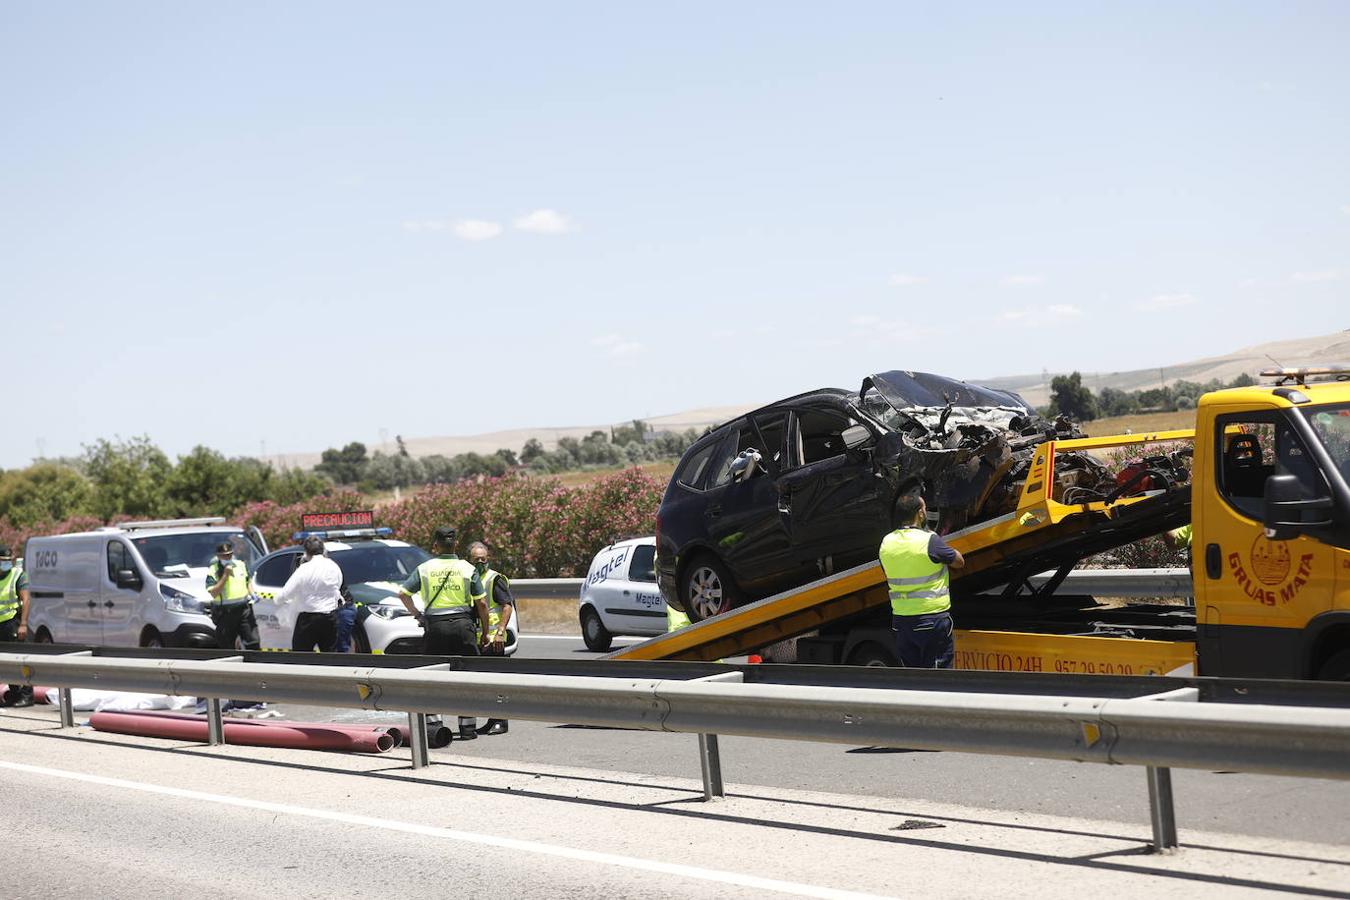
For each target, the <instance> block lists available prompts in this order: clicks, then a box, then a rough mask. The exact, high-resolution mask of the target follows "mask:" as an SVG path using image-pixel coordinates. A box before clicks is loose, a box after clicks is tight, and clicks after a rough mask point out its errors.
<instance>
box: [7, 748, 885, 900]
mask: <svg viewBox="0 0 1350 900" xmlns="http://www.w3.org/2000/svg"><path fill="white" fill-rule="evenodd" d="M0 768H3V769H10V770H12V771H15V772H28V773H29V774H32V775H47V776H49V777H52V778H65V779H68V780H70V781H83V782H85V783H87V784H99V785H103V786H105V787H116V788H126V789H128V790H133V791H142V792H144V793H147V794H162V795H164V796H166V797H177V798H179V799H183V800H198V801H202V802H205V803H220V804H222V805H225V806H237V807H242V808H244V809H257V810H262V811H264V812H271V813H284V814H287V815H293V816H304V817H307V818H311V819H324V820H327V821H330V822H340V823H342V824H345V825H364V826H366V827H367V828H383V829H385V830H386V831H401V832H404V833H406V834H416V835H421V836H424V837H433V838H441V839H443V840H448V841H459V842H461V843H466V844H477V845H479V846H483V847H499V848H501V849H503V850H515V851H518V852H521V853H538V854H541V855H543V856H553V857H557V858H559V859H570V860H577V861H580V862H590V863H598V864H600V865H606V866H616V867H618V868H623V869H636V870H638V871H640V872H659V873H661V874H664V875H674V876H677V877H680V878H695V879H698V880H700V881H711V882H716V883H720V884H732V885H737V886H740V887H748V888H756V889H758V890H765V891H777V892H779V893H783V894H796V895H798V896H801V897H821V898H826V900H885V898H884V897H883V896H882V895H879V894H862V893H857V892H854V891H841V890H838V889H836V888H828V887H818V886H816V885H811V884H798V883H796V882H792V881H778V880H776V879H773V878H761V877H759V876H757V875H743V874H741V873H739V872H726V871H722V870H719V869H703V868H699V867H698V866H686V865H681V864H679V863H666V862H660V861H657V860H651V859H640V858H638V857H636V856H620V855H618V854H615V853H600V852H597V851H594V850H578V849H576V848H573V847H560V846H557V845H555V844H544V843H540V842H537V841H522V840H519V839H517V838H504V837H496V836H495V835H490V834H477V833H475V832H472V831H457V830H455V829H451V828H437V827H436V826H434V825H417V824H414V823H412V822H399V821H396V820H394V819H377V818H374V817H373V816H358V815H352V814H351V813H340V812H331V811H329V810H326V809H311V808H309V807H305V806H291V805H290V804H287V803H272V802H270V801H267V800H248V799H245V798H243V797H229V796H226V795H224V794H208V793H205V792H204V791H192V790H186V789H184V788H174V787H165V786H163V785H158V784H145V783H143V782H139V781H125V780H123V779H121V778H107V777H104V776H102V775H89V774H86V773H84V772H71V771H67V770H65V769H49V768H46V767H43V766H30V765H27V764H25V763H16V762H7V761H4V760H0Z"/></svg>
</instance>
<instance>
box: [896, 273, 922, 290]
mask: <svg viewBox="0 0 1350 900" xmlns="http://www.w3.org/2000/svg"><path fill="white" fill-rule="evenodd" d="M927 280H928V279H927V278H925V277H923V276H922V275H906V274H905V273H903V272H897V273H896V274H894V275H892V276H891V277H890V278H889V279H888V283H889V284H890V285H891V287H910V286H911V285H915V284H923V283H924V282H925V281H927Z"/></svg>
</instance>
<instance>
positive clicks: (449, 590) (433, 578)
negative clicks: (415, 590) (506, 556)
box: [417, 556, 474, 616]
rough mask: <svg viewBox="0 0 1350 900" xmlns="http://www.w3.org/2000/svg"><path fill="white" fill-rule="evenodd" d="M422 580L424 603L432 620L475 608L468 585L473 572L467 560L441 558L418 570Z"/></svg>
mask: <svg viewBox="0 0 1350 900" xmlns="http://www.w3.org/2000/svg"><path fill="white" fill-rule="evenodd" d="M417 574H418V575H419V576H420V577H421V579H422V602H423V603H424V604H425V605H426V606H425V611H426V614H427V615H429V616H446V615H450V614H451V613H458V612H462V611H464V610H466V609H470V608H472V606H473V598H472V597H471V596H470V595H469V583H470V581H472V580H473V576H474V569H473V566H472V565H471V564H470V563H469V562H468V560H463V559H460V558H459V557H456V556H449V557H444V556H438V557H436V558H434V559H429V560H427V561H426V562H424V563H422V564H421V565H420V566H418V567H417Z"/></svg>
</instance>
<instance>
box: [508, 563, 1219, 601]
mask: <svg viewBox="0 0 1350 900" xmlns="http://www.w3.org/2000/svg"><path fill="white" fill-rule="evenodd" d="M1053 574H1054V573H1053V572H1043V573H1041V574H1040V575H1033V576H1032V577H1031V578H1030V579H1028V580H1029V581H1030V582H1031V583H1032V584H1033V585H1035V586H1037V587H1039V586H1040V585H1041V584H1043V583H1045V582H1046V581H1048V580H1050V578H1051V576H1053ZM584 581H585V579H584V578H518V579H515V580H513V581H512V582H511V590H512V591H513V592H514V593H515V594H516V595H517V596H518V597H521V598H524V599H527V600H576V599H577V597H578V596H579V595H580V593H581V585H582V583H583V582H584ZM1000 592H1001V589H999V588H991V589H990V590H988V591H985V593H987V594H997V593H1000ZM1058 593H1061V594H1083V595H1086V596H1089V597H1191V596H1193V588H1192V587H1191V570H1190V569H1074V570H1073V571H1072V572H1070V573H1069V574H1068V576H1067V577H1066V578H1065V579H1064V583H1063V584H1062V585H1060V588H1059V591H1058Z"/></svg>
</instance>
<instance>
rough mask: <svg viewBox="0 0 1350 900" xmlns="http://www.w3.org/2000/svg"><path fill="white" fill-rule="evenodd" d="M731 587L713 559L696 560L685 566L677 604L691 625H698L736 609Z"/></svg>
mask: <svg viewBox="0 0 1350 900" xmlns="http://www.w3.org/2000/svg"><path fill="white" fill-rule="evenodd" d="M736 600H737V595H736V587H735V584H734V583H733V582H732V580H731V576H730V575H729V574H727V570H726V567H725V566H723V565H722V563H721V561H720V560H718V559H717V558H716V557H715V556H700V557H698V558H696V559H695V560H693V561H692V562H691V563H689V565H688V567H687V568H685V570H684V576H683V577H682V578H681V579H680V602H681V603H683V604H684V611H685V614H686V615H688V616H689V621H691V622H702V621H703V620H704V619H710V618H712V617H713V616H716V615H719V614H721V613H724V612H729V611H730V610H731V608H732V607H733V606H735V605H736Z"/></svg>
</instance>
